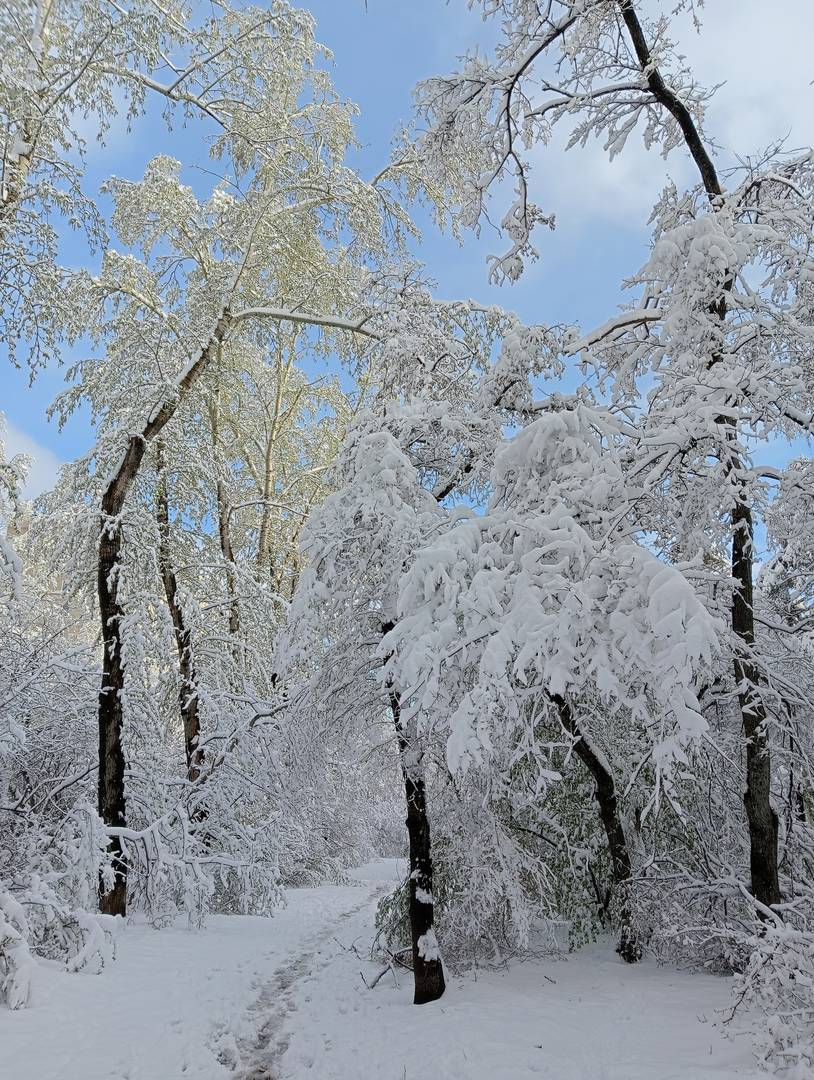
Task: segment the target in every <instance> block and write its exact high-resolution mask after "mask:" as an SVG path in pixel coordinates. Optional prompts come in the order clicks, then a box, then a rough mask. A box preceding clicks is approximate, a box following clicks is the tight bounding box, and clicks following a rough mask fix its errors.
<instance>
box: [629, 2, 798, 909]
mask: <svg viewBox="0 0 814 1080" xmlns="http://www.w3.org/2000/svg"><path fill="white" fill-rule="evenodd" d="M618 3H619V7H620V10H621V13H622V18H623V20H624V23H625V26H626V27H627V30H628V34H629V36H630V39H631V42H632V44H633V49H634V52H635V54H636V58H637V60H638V61H639V65H640V67H641V70H642V74H643V75H644V76H645V79H646V81H647V86H648V88H649V90H650V92H651V93H652V95H653V98H654V99H655V100H656V101H657V102H658V103H659V104H660V105H661V106H662V107H663V108H665V109H667V111H668V112H669V113H670V114H671V115H672V117H673V118H674V119H675V121H676V123H677V124H678V126H679V128H680V129H681V132H682V135H683V137H684V142H685V144H686V146H687V149H688V151H689V153H690V155H691V157H692V159H693V161H694V162H695V164H696V167H697V168H698V172H699V174H700V177H701V181H702V183H703V185H704V190H705V191H706V193H707V196H708V198H709V201H710V204H711V205H712V206H713V208H715V207H716V206H717V205H718V203H719V200H720V198H721V196H722V189H721V184H720V180H719V179H718V174H717V172H716V169H715V165H714V164H713V161H712V158H711V157H710V155H709V153H708V151H707V149H706V147H705V146H704V142H703V139H702V137H701V132H700V131H699V130H698V128H697V126H696V124H695V122H694V120H693V118H692V117H691V115H690V113H689V111H688V110H687V107H686V106H685V105H684V103H683V102H682V101H681V100H680V99H679V98H678V97H677V95H676V94H675V92H674V91H673V90H672V89H671V88H670V87H669V86H668V85H667V84H666V83H665V81H664V79H663V77H662V75H661V73H660V72H659V69H658V66H657V65H656V64H655V63H654V61H653V56H652V53H651V51H650V47H649V45H648V43H647V41H646V39H645V36H644V31H643V29H642V26H641V23H640V22H639V19H638V16H637V15H636V11H635V9H634V4H633V0H618ZM730 287H731V286H730V285H729V284H728V283H725V284H724V291H723V293H722V295H721V297H720V299H719V301H718V302H717V303H716V304H715V305H714V306H713V312H714V314H716V315H717V316H718V317H719V318H720V319H721V321H722V322H723V321H724V319H725V318H726V314H727V306H728V304H727V292H728V289H729V288H730ZM718 359H719V358H718V357H712V359H711V361H710V363H711V364H714V363H716V362H717V360H718ZM718 422H719V423H720V424H722V425H726V426H728V427H729V428H730V429H731V436H730V437H731V438H732V439H734V438H735V436H736V434H737V430H736V424H737V421H735V420H732V419H731V418H728V417H725V418H723V417H722V418H721V419H720V420H719V421H718ZM733 467H734V468H738V469H739V468H740V463H739V462H737V461H735V464H734V466H733ZM730 520H731V526H732V577H733V578H734V580H735V591H734V594H733V597H732V629H733V631H734V632H735V634H736V635H737V637H739V638H740V640H741V641H742V642H743V644H744V651H743V654H741V655H739V656H735V658H734V674H735V681H736V683H737V687H738V699H739V702H740V709H741V716H742V720H743V730H744V734H745V735H746V794H745V796H744V804H745V808H746V818H747V822H748V824H749V848H750V851H749V861H750V870H751V878H752V894H753V895H754V897H755V899H756V900H758V901H759V902H760V903H761V904H764V905H765V906H766V907H772V906H773V905H774V904H779V903H780V883H779V877H778V868H777V814H776V813H775V811H774V808H773V807H772V803H771V773H772V769H771V756H770V753H769V740H768V735H767V732H766V710H765V708H764V705H763V702H762V700H761V698H760V694H759V692H758V690H757V687H758V685H759V681H760V676H759V673H758V670H757V667H756V666H755V664H753V663H752V662H751V661H750V660H749V653H750V652H751V649H752V646H753V644H754V641H755V619H754V611H753V608H752V601H753V595H752V580H753V574H754V566H753V558H754V556H753V549H752V536H753V522H752V510H751V507H750V506H749V503H748V501H747V497H746V491H745V490H744V488H743V485H741V486H740V488H739V489H738V490H737V493H736V500H735V507H734V509H733V511H732V514H731V519H730Z"/></svg>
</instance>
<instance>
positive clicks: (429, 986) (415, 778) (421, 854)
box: [382, 624, 446, 1005]
mask: <svg viewBox="0 0 814 1080" xmlns="http://www.w3.org/2000/svg"><path fill="white" fill-rule="evenodd" d="M392 629H393V627H392V624H385V626H384V627H382V630H383V633H388V632H389V631H390V630H392ZM388 700H389V704H390V713H391V715H392V717H393V725H394V727H395V729H396V739H397V740H398V748H399V760H400V762H401V772H402V776H403V777H404V795H405V800H406V803H407V837H408V840H409V844H410V880H409V890H410V893H409V917H410V936H411V938H412V946H413V979H414V995H413V1004H414V1005H426V1004H427V1003H428V1002H430V1001H437V1000H438V998H440V997H441V995H442V994H443V993H444V990H445V989H446V983H445V982H444V966H443V964H442V962H441V954H440V951H439V948H438V940H437V938H436V936H435V902H434V900H433V894H432V845H431V841H430V820H429V816H428V815H427V789H426V783H425V780H424V769H423V766H422V764H421V759H420V756H419V754H418V747H417V745H416V734H417V733H416V732H415V731H413V732H408V731H407V730H406V728H405V725H404V722H403V720H402V716H401V700H400V698H399V696H398V693H397V692H396V690H395V689H394V688H393V687H392V686H391V687H389V688H388Z"/></svg>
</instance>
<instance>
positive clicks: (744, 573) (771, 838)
mask: <svg viewBox="0 0 814 1080" xmlns="http://www.w3.org/2000/svg"><path fill="white" fill-rule="evenodd" d="M732 526H733V532H732V577H733V578H734V579H735V591H734V594H733V597H732V629H733V630H734V631H735V633H736V634H737V635H738V637H739V638H740V639H741V641H743V643H744V645H745V646H746V649H747V650H749V649H751V646H752V645H753V644H754V640H755V622H754V613H753V610H752V602H753V592H752V531H753V529H752V513H751V510H750V509H749V506H748V505H747V504H746V503H743V502H738V503H737V504H736V505H735V509H734V510H733V512H732ZM735 681H736V683H737V686H738V700H739V702H740V707H741V716H742V717H743V730H744V734H745V735H746V793H745V795H744V798H743V801H744V806H745V808H746V818H747V820H748V822H749V840H750V852H749V856H750V869H751V874H752V893H753V895H754V897H755V899H756V900H758V901H759V902H760V903H761V904H764V905H765V906H766V907H772V906H773V905H775V904H779V903H780V879H779V875H778V869H777V814H776V812H775V810H774V808H773V806H772V802H771V784H772V762H771V754H770V752H769V741H768V737H767V733H766V709H765V707H764V705H763V701H762V699H761V697H760V693H759V691H758V690H757V686H758V681H759V674H758V671H757V669H756V667H755V665H754V664H753V663H752V662H751V661H750V660H749V659H748V658H747V657H746V656H744V657H740V656H736V657H735Z"/></svg>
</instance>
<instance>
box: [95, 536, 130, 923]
mask: <svg viewBox="0 0 814 1080" xmlns="http://www.w3.org/2000/svg"><path fill="white" fill-rule="evenodd" d="M120 554H121V527H120V526H119V525H118V524H116V525H111V526H107V525H106V523H103V528H102V533H101V536H100V539H99V565H98V578H97V587H98V592H99V615H100V617H101V620H102V642H103V657H102V685H101V687H100V690H99V780H98V784H99V786H98V810H99V817H100V818H101V819H102V821H104V823H105V824H106V825H111V826H113V827H114V828H121V827H123V826H124V825H125V824H126V820H127V819H126V814H125V802H124V751H123V749H122V716H123V714H122V694H123V693H124V666H123V664H122V658H121V630H120V625H119V624H120V621H121V618H122V616H123V614H124V612H123V611H122V609H121V607H120V605H119V601H118V586H117V580H116V579H117V576H118V573H119V555H120ZM108 853H109V855H110V858H111V861H112V864H113V872H114V875H115V876H114V883H113V887H112V888H111V889H109V890H108V889H107V888H106V886H105V883H104V881H100V882H99V910H100V911H101V912H103V913H104V914H105V915H125V914H126V913H127V865H126V863H125V861H124V857H123V852H122V844H121V839H120V838H119V837H118V836H113V837H111V838H110V841H109V844H108Z"/></svg>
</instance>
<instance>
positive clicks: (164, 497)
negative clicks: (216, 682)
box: [156, 441, 203, 782]
mask: <svg viewBox="0 0 814 1080" xmlns="http://www.w3.org/2000/svg"><path fill="white" fill-rule="evenodd" d="M165 470H166V462H165V460H164V447H163V445H162V443H161V442H160V441H159V443H158V490H157V492H156V519H157V521H158V536H159V548H158V564H159V569H160V571H161V580H162V582H163V583H164V595H165V596H166V598H167V607H168V608H169V612H170V617H171V619H172V626H173V631H174V634H175V647H176V649H177V652H178V707H179V711H180V714H181V722H182V724H183V728H184V753H185V756H186V763H187V777H188V779H189V780H191V781H193V782H194V781H195V780H197V779H198V777H199V776H200V775H201V765H202V764H203V751H202V750H201V749H200V747H199V745H198V744H199V742H200V737H201V723H200V715H199V711H198V704H199V699H198V682H197V678H196V675H195V661H194V656H193V653H192V640H191V635H190V632H189V627H188V626H187V625H186V623H185V622H184V612H183V610H182V608H181V604H180V602H179V599H178V580H177V578H176V576H175V570H174V568H173V565H172V558H171V555H170V501H169V496H168V493H167V477H166V471H165Z"/></svg>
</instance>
